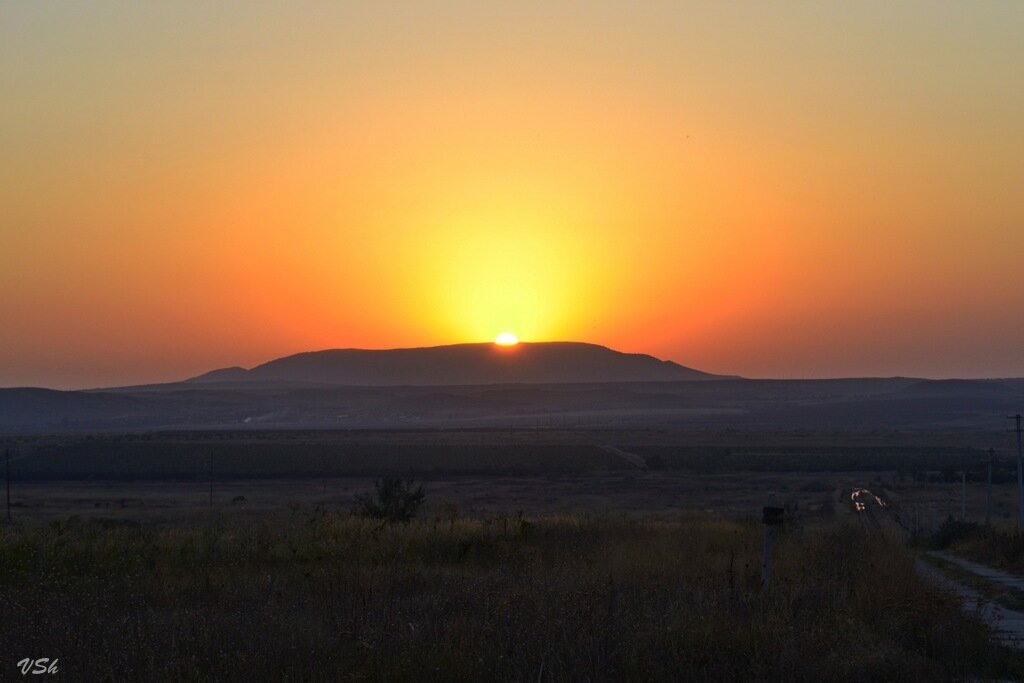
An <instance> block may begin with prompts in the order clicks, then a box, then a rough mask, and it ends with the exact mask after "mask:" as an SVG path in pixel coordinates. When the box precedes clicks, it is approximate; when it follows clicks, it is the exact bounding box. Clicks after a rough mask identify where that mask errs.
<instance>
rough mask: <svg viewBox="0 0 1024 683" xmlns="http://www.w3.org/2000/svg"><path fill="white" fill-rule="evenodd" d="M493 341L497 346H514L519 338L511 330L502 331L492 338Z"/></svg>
mask: <svg viewBox="0 0 1024 683" xmlns="http://www.w3.org/2000/svg"><path fill="white" fill-rule="evenodd" d="M494 343H495V344H497V345H498V346H515V345H516V344H518V343H519V340H518V339H517V338H516V335H514V334H512V333H511V332H502V333H501V334H499V335H498V336H497V337H495V338H494Z"/></svg>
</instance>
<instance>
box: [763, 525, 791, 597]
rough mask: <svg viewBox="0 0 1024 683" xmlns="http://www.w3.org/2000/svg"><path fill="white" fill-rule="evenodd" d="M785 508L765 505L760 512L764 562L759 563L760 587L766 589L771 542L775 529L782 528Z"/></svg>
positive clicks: (770, 571)
mask: <svg viewBox="0 0 1024 683" xmlns="http://www.w3.org/2000/svg"><path fill="white" fill-rule="evenodd" d="M785 512H786V509H785V508H780V507H774V506H771V505H766V506H765V507H764V508H763V509H762V510H761V523H762V524H763V525H764V560H763V561H762V562H761V586H763V587H765V588H767V587H768V582H769V581H770V580H771V577H772V541H773V540H774V538H775V528H776V527H780V526H782V516H783V514H784V513H785Z"/></svg>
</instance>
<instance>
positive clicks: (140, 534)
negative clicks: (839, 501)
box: [0, 509, 1024, 681]
mask: <svg viewBox="0 0 1024 683" xmlns="http://www.w3.org/2000/svg"><path fill="white" fill-rule="evenodd" d="M760 551H761V527H760V524H758V523H756V522H754V521H749V522H748V521H742V520H740V521H736V520H724V519H721V518H717V517H712V516H707V515H695V516H687V517H682V518H679V519H677V520H675V521H653V520H646V519H643V518H629V517H627V516H623V515H611V516H538V517H523V516H519V515H505V514H501V515H495V516H491V517H487V518H482V519H467V518H462V517H460V516H459V515H458V513H457V512H456V511H455V510H451V511H449V513H448V514H443V513H435V514H431V515H429V516H427V517H425V518H423V519H420V520H417V521H414V522H413V523H411V524H408V525H388V524H384V523H381V522H377V521H370V520H365V519H362V518H358V517H353V516H351V515H350V514H349V513H344V512H341V513H339V512H330V513H328V512H324V511H323V510H319V509H314V510H299V509H296V510H294V511H292V512H289V513H283V514H273V515H271V514H267V515H263V516H260V517H257V518H254V519H250V520H247V521H242V520H239V519H232V520H231V521H230V522H227V521H225V520H217V519H205V520H202V519H196V520H195V521H193V522H191V523H176V524H172V525H167V524H165V525H157V524H139V523H132V522H123V521H117V522H115V521H109V520H108V521H104V520H90V521H81V520H76V519H71V520H65V521H61V522H50V523H45V524H44V523H21V524H14V525H8V526H4V527H2V528H0V604H2V605H3V606H4V614H3V619H2V620H0V642H2V643H3V656H4V661H3V664H2V666H3V667H4V671H3V674H4V676H5V677H6V676H9V675H10V674H11V667H12V664H13V662H12V660H16V659H20V658H21V657H28V656H31V657H51V658H53V657H57V658H59V659H60V667H61V671H62V672H63V674H62V675H63V676H65V677H66V679H67V680H91V681H101V680H139V681H152V680H213V679H219V680H495V679H496V680H531V681H537V680H547V681H555V680H595V681H596V680H815V681H817V680H898V679H929V680H936V679H963V678H964V677H978V676H980V677H986V676H999V677H1001V678H1004V679H1006V678H1020V677H1022V676H1024V660H1022V659H1021V657H1020V656H1019V655H1014V654H1010V653H1008V652H1007V651H1004V650H1001V649H999V648H997V647H995V646H993V645H991V644H989V641H988V639H987V634H986V632H985V631H984V629H983V628H982V626H981V625H980V624H978V623H977V622H975V621H974V620H972V619H971V618H969V617H967V616H965V615H964V614H963V613H962V612H961V611H960V610H959V609H958V607H957V605H956V604H955V603H954V602H953V601H952V600H951V599H948V598H946V597H944V596H943V595H941V594H938V593H936V592H934V591H933V590H932V589H931V588H930V587H929V586H927V585H926V584H924V583H923V582H922V581H921V579H920V578H919V577H918V575H917V574H916V573H915V571H914V567H913V557H912V555H911V554H910V552H909V551H908V550H907V549H906V548H905V547H904V546H903V545H902V544H900V543H897V542H895V541H892V540H889V539H887V538H885V537H883V536H881V535H877V534H876V535H872V534H870V533H869V532H868V531H866V530H865V529H863V528H862V527H859V526H856V525H847V524H844V523H843V522H841V521H819V522H809V523H807V524H806V525H799V526H796V527H791V528H789V529H788V530H787V531H786V532H785V533H784V534H783V535H782V536H781V538H780V539H779V541H778V543H777V546H776V566H775V576H774V578H775V580H774V582H773V584H772V585H771V587H770V589H769V590H762V589H761V586H760V581H759V566H760Z"/></svg>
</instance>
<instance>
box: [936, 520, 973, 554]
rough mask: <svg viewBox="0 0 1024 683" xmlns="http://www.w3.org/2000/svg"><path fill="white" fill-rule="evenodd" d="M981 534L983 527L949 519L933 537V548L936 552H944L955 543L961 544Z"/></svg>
mask: <svg viewBox="0 0 1024 683" xmlns="http://www.w3.org/2000/svg"><path fill="white" fill-rule="evenodd" d="M980 534H981V527H980V526H979V525H978V524H976V523H974V522H963V521H961V520H959V519H954V518H953V517H947V518H946V521H944V522H943V523H942V524H941V525H940V526H939V528H938V529H936V530H935V533H934V534H932V537H931V546H932V547H933V548H935V549H936V550H944V549H946V548H948V547H950V546H951V545H953V544H954V543H959V542H961V541H965V540H968V539H972V538H977V537H978V536H979V535H980Z"/></svg>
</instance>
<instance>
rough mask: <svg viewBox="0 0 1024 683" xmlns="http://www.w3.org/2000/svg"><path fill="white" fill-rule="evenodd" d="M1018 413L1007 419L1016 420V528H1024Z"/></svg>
mask: <svg viewBox="0 0 1024 683" xmlns="http://www.w3.org/2000/svg"><path fill="white" fill-rule="evenodd" d="M1020 417H1021V416H1020V413H1017V414H1016V415H1010V416H1008V418H1007V419H1010V420H1016V422H1017V426H1016V427H1015V428H1014V429H1013V430H1012V431H1015V432H1017V526H1018V527H1024V454H1022V453H1021V442H1020Z"/></svg>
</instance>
